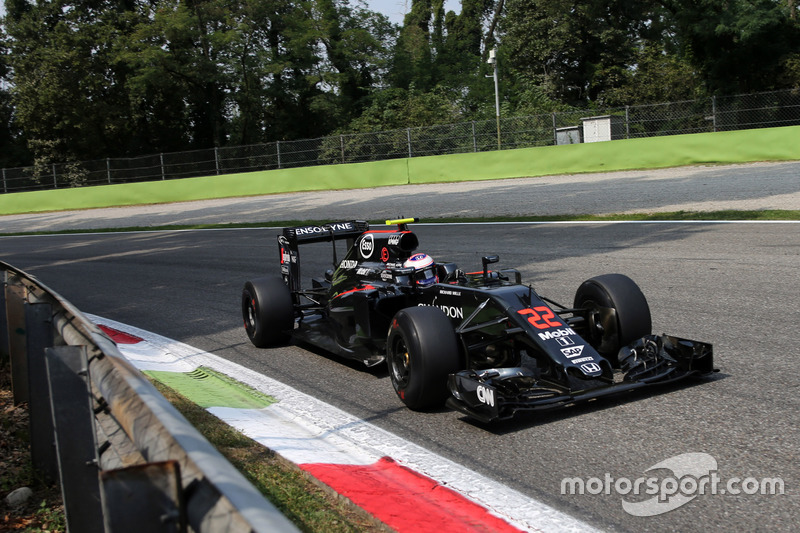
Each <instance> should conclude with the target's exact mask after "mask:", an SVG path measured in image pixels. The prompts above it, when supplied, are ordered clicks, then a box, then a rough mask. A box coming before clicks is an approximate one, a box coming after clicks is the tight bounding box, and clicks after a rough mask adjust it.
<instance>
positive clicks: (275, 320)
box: [242, 277, 294, 348]
mask: <svg viewBox="0 0 800 533" xmlns="http://www.w3.org/2000/svg"><path fill="white" fill-rule="evenodd" d="M251 313H252V315H253V316H252V319H251V317H250V314H251ZM242 318H243V319H244V326H245V331H246V332H247V336H248V337H249V338H250V341H251V342H252V343H253V344H254V345H255V346H257V347H259V348H265V347H268V346H274V345H277V344H282V343H285V342H286V341H288V340H289V337H290V332H291V330H292V329H293V327H294V306H293V304H292V294H291V292H290V291H289V287H287V286H286V284H285V283H284V282H283V280H282V279H281V278H278V277H265V278H257V279H253V280H250V281H248V282H246V283H245V284H244V288H243V289H242Z"/></svg>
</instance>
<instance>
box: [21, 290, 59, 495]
mask: <svg viewBox="0 0 800 533" xmlns="http://www.w3.org/2000/svg"><path fill="white" fill-rule="evenodd" d="M25 329H26V332H27V339H26V340H27V343H26V352H27V355H28V388H29V390H30V391H32V392H33V394H29V396H28V410H29V412H30V432H31V463H32V464H33V468H34V469H35V470H36V471H38V472H41V473H42V474H44V475H45V476H46V477H47V478H48V479H50V480H51V481H58V457H57V456H56V448H55V429H54V428H53V413H52V408H51V404H50V388H49V387H48V385H47V365H46V364H45V355H44V354H45V350H46V349H47V348H52V347H53V342H54V340H53V329H54V328H53V307H52V306H51V305H50V304H49V303H45V302H42V303H31V304H28V305H26V306H25Z"/></svg>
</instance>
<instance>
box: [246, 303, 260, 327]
mask: <svg viewBox="0 0 800 533" xmlns="http://www.w3.org/2000/svg"><path fill="white" fill-rule="evenodd" d="M244 307H245V312H246V315H245V322H244V327H245V329H246V330H247V332H248V333H251V334H252V333H253V332H254V331H255V330H256V323H257V321H258V315H257V313H256V302H255V300H254V299H253V298H245V300H244Z"/></svg>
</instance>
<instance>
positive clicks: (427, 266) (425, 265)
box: [403, 253, 439, 287]
mask: <svg viewBox="0 0 800 533" xmlns="http://www.w3.org/2000/svg"><path fill="white" fill-rule="evenodd" d="M403 266H404V267H405V268H413V269H414V270H416V272H415V273H414V279H416V280H417V285H419V286H420V287H428V286H430V285H433V284H434V283H438V282H439V277H438V276H437V275H436V263H434V262H433V258H432V257H431V256H429V255H428V254H422V253H420V254H414V255H412V256H411V257H409V258H408V259H407V260H406V262H405V263H403Z"/></svg>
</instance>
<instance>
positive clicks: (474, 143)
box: [472, 120, 478, 152]
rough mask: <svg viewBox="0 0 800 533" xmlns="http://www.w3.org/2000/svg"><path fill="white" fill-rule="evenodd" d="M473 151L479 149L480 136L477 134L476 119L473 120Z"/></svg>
mask: <svg viewBox="0 0 800 533" xmlns="http://www.w3.org/2000/svg"><path fill="white" fill-rule="evenodd" d="M472 151H473V152H477V151H478V137H477V135H476V134H475V121H474V120H473V121H472Z"/></svg>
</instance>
